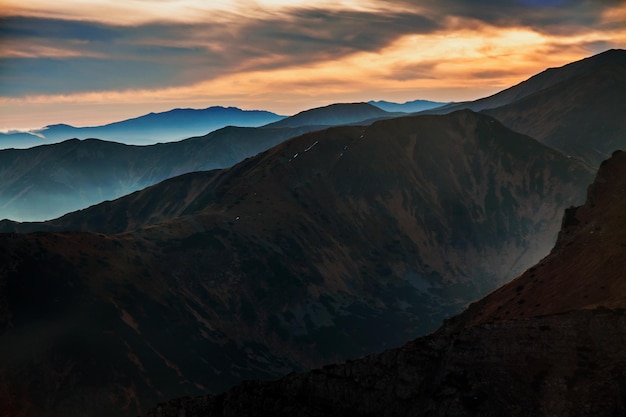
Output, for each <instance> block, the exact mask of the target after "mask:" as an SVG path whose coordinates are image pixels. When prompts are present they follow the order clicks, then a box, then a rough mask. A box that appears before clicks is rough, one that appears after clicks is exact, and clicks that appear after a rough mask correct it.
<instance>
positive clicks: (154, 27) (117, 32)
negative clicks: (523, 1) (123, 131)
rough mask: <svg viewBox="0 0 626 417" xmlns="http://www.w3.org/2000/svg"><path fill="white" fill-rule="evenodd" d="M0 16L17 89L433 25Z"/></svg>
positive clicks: (153, 82) (328, 14)
mask: <svg viewBox="0 0 626 417" xmlns="http://www.w3.org/2000/svg"><path fill="white" fill-rule="evenodd" d="M0 24H1V27H2V30H1V31H0V37H1V38H2V39H3V45H2V48H1V49H0V55H1V61H2V62H1V63H0V68H1V71H2V72H1V73H0V82H1V83H2V92H3V94H9V95H15V96H19V95H27V94H33V93H36V92H37V91H39V92H41V93H60V92H79V91H93V90H94V89H96V90H100V89H120V88H128V87H135V88H144V87H163V86H164V85H172V86H176V85H185V84H193V83H195V82H198V81H200V80H206V79H211V78H215V77H218V76H221V75H224V74H228V73H232V72H235V71H242V70H246V71H250V70H260V69H275V68H280V67H289V66H294V65H301V64H303V63H312V62H319V61H326V60H333V59H338V58H340V57H342V56H345V55H347V54H351V53H355V52H359V51H375V50H378V49H380V48H382V47H384V46H385V45H388V44H389V43H391V42H392V41H393V40H395V39H396V38H397V37H398V36H402V35H403V34H406V33H428V32H432V31H436V30H437V29H438V24H437V23H435V22H434V21H432V20H430V19H428V18H425V17H423V16H420V15H417V14H406V13H402V14H394V13H375V14H373V13H367V12H360V11H330V10H320V9H310V8H297V9H289V12H284V13H281V14H280V15H274V14H271V15H268V16H265V17H264V18H263V19H241V18H239V16H237V19H235V20H233V21H232V22H230V23H228V24H226V23H224V22H217V23H211V22H209V23H202V24H199V23H193V24H191V23H178V22H174V23H166V22H160V23H147V24H142V25H138V26H114V25H109V24H104V23H94V22H84V21H66V20H58V19H49V18H32V17H31V18H28V17H5V18H2V19H1V21H0ZM55 52H56V53H57V55H56V56H54V53H55ZM37 54H40V55H37ZM54 58H56V59H54ZM86 74H93V75H94V77H89V76H86ZM98 74H104V75H105V76H104V77H102V76H100V75H98ZM57 77H65V78H66V80H64V81H62V82H60V83H59V82H58V80H57V79H56V78H57ZM37 78H38V80H37V82H36V83H33V82H32V80H34V79H37ZM96 78H97V79H96ZM9 83H10V85H9Z"/></svg>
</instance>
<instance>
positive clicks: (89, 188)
mask: <svg viewBox="0 0 626 417" xmlns="http://www.w3.org/2000/svg"><path fill="white" fill-rule="evenodd" d="M311 129H312V128H306V127H303V128H267V129H260V128H244V127H226V128H223V129H220V130H218V131H215V132H213V133H210V134H208V135H206V136H203V137H198V138H191V139H187V140H184V141H180V142H172V143H162V144H157V145H151V146H131V145H124V144H120V143H115V142H107V141H101V140H97V139H87V140H83V141H81V140H78V139H72V140H68V141H65V142H62V143H59V144H55V145H45V146H38V147H35V148H31V149H23V150H22V149H8V150H3V151H0V167H2V169H1V170H0V178H1V179H0V217H2V218H11V219H15V220H21V221H27V220H44V219H50V218H55V217H58V216H60V215H63V214H65V213H67V212H71V211H74V210H78V209H81V208H85V207H88V206H91V205H93V204H96V203H99V202H101V201H104V200H112V199H115V198H118V197H120V196H122V195H125V194H128V193H131V192H133V191H136V190H139V189H142V188H144V187H147V186H150V185H153V184H155V183H157V182H159V181H162V180H164V179H167V178H171V177H173V176H176V175H180V174H184V173H187V172H192V171H199V170H208V169H215V168H224V167H229V166H232V165H234V164H235V163H237V162H239V161H241V160H243V159H245V158H247V157H250V156H252V155H255V154H257V153H259V152H262V151H264V150H266V149H268V148H270V147H272V146H274V145H276V144H278V143H280V142H282V141H284V140H286V139H288V138H290V137H292V136H295V135H298V134H300V133H302V132H306V131H308V130H311ZM4 223H5V224H6V222H4ZM1 227H2V226H0V228H1ZM3 230H7V229H3Z"/></svg>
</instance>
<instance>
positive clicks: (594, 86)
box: [427, 49, 626, 167]
mask: <svg viewBox="0 0 626 417" xmlns="http://www.w3.org/2000/svg"><path fill="white" fill-rule="evenodd" d="M625 96H626V51H625V50H621V49H612V50H609V51H606V52H603V53H601V54H598V55H595V56H593V57H590V58H586V59H583V60H581V61H577V62H573V63H571V64H568V65H565V66H563V67H560V68H550V69H548V70H546V71H543V72H541V73H539V74H537V75H535V76H533V77H531V78H530V79H528V80H526V81H524V82H522V83H520V84H518V85H515V86H513V87H510V88H508V89H506V90H504V91H501V92H499V93H497V94H495V95H493V96H490V97H486V98H483V99H480V100H476V101H473V102H463V103H453V104H450V105H447V106H443V107H438V108H436V109H433V110H428V111H427V112H428V113H434V114H443V113H447V112H451V111H455V110H458V109H471V110H474V111H483V112H485V113H487V114H490V115H492V116H494V117H496V118H497V119H498V120H500V121H501V122H502V123H503V124H504V125H505V126H507V127H509V128H511V129H513V130H515V131H518V132H521V133H524V134H527V135H529V136H532V137H533V138H535V139H537V140H539V141H540V142H542V143H545V144H546V145H548V146H550V147H553V148H555V149H558V150H560V151H562V152H563V153H565V154H567V155H571V156H573V157H576V158H579V159H581V160H583V161H585V162H587V163H588V164H590V165H591V166H593V167H597V166H599V164H600V162H602V161H603V160H604V159H606V158H607V157H609V156H610V155H611V152H613V151H614V150H615V149H623V148H626V106H624V105H623V101H624V97H625Z"/></svg>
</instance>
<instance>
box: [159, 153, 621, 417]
mask: <svg viewBox="0 0 626 417" xmlns="http://www.w3.org/2000/svg"><path fill="white" fill-rule="evenodd" d="M625 212H626V152H623V151H621V152H615V153H614V154H613V156H612V157H611V158H610V159H609V160H608V161H606V162H605V163H603V165H602V166H601V167H600V171H599V173H598V176H597V178H596V180H595V182H594V184H593V186H592V187H591V188H590V189H589V194H588V198H587V202H586V203H585V205H584V206H582V207H578V208H571V209H569V210H568V211H567V212H566V215H565V217H564V220H563V226H562V230H561V232H560V235H559V240H558V242H557V243H556V246H555V247H554V249H553V250H552V252H551V253H550V255H549V256H547V257H546V258H545V259H543V260H542V261H541V262H540V263H538V264H537V265H536V266H534V267H532V268H530V269H529V270H528V271H526V272H525V273H524V274H523V275H522V276H520V277H519V278H517V279H515V280H514V281H512V282H510V283H509V284H507V285H505V286H503V287H502V288H500V289H499V290H497V291H495V292H493V293H491V294H490V295H489V296H487V297H485V298H484V299H482V300H481V301H479V302H477V303H475V304H473V305H471V306H470V307H469V308H468V309H467V310H466V311H465V312H463V313H462V314H461V315H459V316H457V317H455V318H454V319H452V320H449V321H448V322H446V324H444V325H443V326H442V327H441V328H440V329H439V330H438V331H437V332H435V333H433V334H431V335H430V336H427V337H424V338H421V339H417V340H414V341H412V342H410V343H408V344H405V345H404V346H402V347H400V348H397V349H391V350H388V351H385V352H382V353H379V354H376V355H371V356H367V357H364V358H362V359H359V360H356V361H349V362H347V363H344V364H341V365H331V366H326V367H324V368H321V369H317V370H314V371H312V372H309V373H305V374H292V375H289V376H287V377H284V378H283V379H280V380H278V381H274V382H259V381H256V382H254V381H253V382H247V383H244V384H242V385H239V386H237V387H235V388H233V389H231V390H230V391H228V392H226V393H224V394H221V395H218V396H211V395H209V396H204V397H199V398H183V399H178V400H173V401H170V402H168V403H165V404H161V405H159V406H157V407H155V408H153V409H152V410H151V411H150V412H149V413H148V416H150V417H156V416H159V417H169V416H172V417H173V416H187V417H194V416H231V415H232V416H235V415H236V416H292V415H298V416H346V415H350V416H372V415H385V416H407V415H411V416H432V415H446V416H496V415H498V416H500V415H502V416H505V415H506V416H533V417H534V416H554V415H558V416H594V417H597V416H618V415H624V414H626V401H625V398H626V351H625V350H624V341H625V340H626V331H625V329H626V314H625V312H626V287H625V286H624V271H625V270H626V256H625V255H626V217H625V216H624V213H625Z"/></svg>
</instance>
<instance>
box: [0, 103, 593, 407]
mask: <svg viewBox="0 0 626 417" xmlns="http://www.w3.org/2000/svg"><path fill="white" fill-rule="evenodd" d="M591 177H592V174H591V173H590V172H589V171H588V170H587V169H586V168H585V167H584V166H582V165H581V164H580V163H579V162H577V161H575V160H573V159H570V158H566V157H565V156H564V155H562V154H560V153H559V152H556V151H553V150H551V149H549V148H547V147H545V146H543V145H541V144H540V143H538V142H536V141H534V140H533V139H531V138H529V137H527V136H523V135H520V134H517V133H515V132H512V131H511V130H509V129H507V128H505V127H504V126H502V125H501V124H500V123H498V122H497V121H496V120H494V119H493V118H491V117H489V116H486V115H480V114H477V113H473V112H471V111H461V112H456V113H452V114H449V115H445V116H417V117H407V118H399V119H391V120H385V121H380V122H376V123H374V124H372V125H371V126H368V127H358V126H349V127H340V128H332V129H328V130H324V131H319V132H314V133H309V134H305V135H303V136H300V137H298V138H295V139H293V140H289V141H287V142H285V143H283V144H281V145H279V146H277V147H275V148H272V149H271V150H269V151H266V152H264V153H262V154H260V155H257V156H256V157H254V158H250V159H247V160H245V161H243V162H242V163H240V164H237V165H235V166H234V167H233V168H230V169H227V170H223V171H216V172H212V173H199V174H187V175H186V176H185V177H181V178H179V179H174V180H171V181H168V182H166V183H163V184H161V185H158V186H155V187H153V188H151V189H148V190H145V191H142V192H140V193H137V194H135V195H132V196H129V197H127V198H124V199H120V200H117V201H114V202H111V203H107V204H106V205H104V206H96V207H94V208H92V209H88V210H84V211H82V212H79V213H75V214H74V215H73V216H70V217H71V218H66V219H64V220H63V221H66V222H67V223H65V224H66V227H69V226H67V225H69V224H73V225H76V226H75V227H76V229H78V230H80V229H82V230H86V231H83V232H71V233H70V232H59V231H57V232H39V233H33V234H5V235H0V334H1V337H0V343H2V351H3V353H4V354H3V355H1V356H0V403H2V404H11V405H12V406H13V407H14V412H13V415H17V416H39V417H40V416H45V415H63V416H67V417H70V416H82V415H89V416H100V415H102V416H110V415H128V416H131V415H137V414H138V413H140V412H143V411H144V410H146V409H147V408H148V406H150V405H151V404H155V403H157V402H159V401H163V400H166V399H168V398H172V397H177V396H183V395H200V394H202V393H206V392H221V391H223V390H225V389H227V388H229V387H231V386H232V385H234V384H237V383H239V382H241V381H242V380H246V379H253V378H263V379H267V378H275V377H278V376H281V375H285V374H286V373H288V372H290V371H292V370H304V369H310V368H313V367H317V366H321V365H323V364H325V363H330V362H336V361H341V360H345V359H349V358H355V357H361V356H363V355H366V354H370V353H373V352H376V351H381V350H383V349H387V348H390V347H392V346H397V345H399V344H401V343H404V342H405V341H406V340H410V339H411V338H414V337H415V336H416V335H420V334H425V333H427V332H430V331H432V330H434V329H435V328H436V326H437V325H439V323H441V321H442V320H443V318H444V317H448V316H450V315H452V314H453V313H456V312H458V311H459V310H460V309H461V308H463V307H464V306H465V305H467V303H469V302H470V301H472V300H474V299H476V298H478V297H479V296H480V295H482V294H484V293H486V292H488V291H490V290H491V289H493V288H495V287H496V286H497V285H498V283H499V282H502V281H501V280H505V279H507V277H509V278H511V277H512V276H513V275H515V274H517V273H518V272H520V271H521V270H523V269H525V268H526V267H527V266H530V265H531V264H532V263H534V262H536V260H538V259H539V258H540V257H541V256H543V254H545V253H546V252H547V251H548V249H549V247H548V246H551V245H552V242H553V241H554V239H555V238H556V234H557V232H558V227H559V224H560V213H562V210H563V209H564V208H565V207H567V206H569V205H571V204H573V203H575V202H579V201H582V199H583V198H584V190H585V185H583V184H588V183H589V182H590V180H591ZM76 229H75V230H76ZM103 233H106V234H103Z"/></svg>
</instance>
